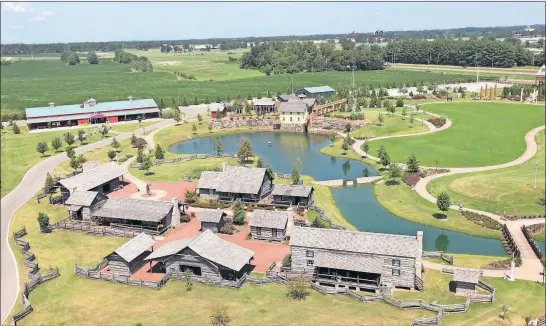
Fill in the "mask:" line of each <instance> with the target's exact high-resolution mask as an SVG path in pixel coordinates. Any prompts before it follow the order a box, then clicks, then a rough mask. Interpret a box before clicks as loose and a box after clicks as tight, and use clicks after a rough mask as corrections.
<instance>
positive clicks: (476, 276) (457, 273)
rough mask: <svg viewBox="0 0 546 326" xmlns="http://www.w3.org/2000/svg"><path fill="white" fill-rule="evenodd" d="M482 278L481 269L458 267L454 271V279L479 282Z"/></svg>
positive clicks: (456, 280)
mask: <svg viewBox="0 0 546 326" xmlns="http://www.w3.org/2000/svg"><path fill="white" fill-rule="evenodd" d="M481 278H482V271H481V270H479V269H466V268H457V269H455V270H454V271H453V281H455V282H468V283H474V284H478V281H479V280H481Z"/></svg>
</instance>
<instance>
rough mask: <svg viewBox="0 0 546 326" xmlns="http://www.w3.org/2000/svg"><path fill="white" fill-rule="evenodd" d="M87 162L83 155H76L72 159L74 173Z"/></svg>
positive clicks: (71, 165)
mask: <svg viewBox="0 0 546 326" xmlns="http://www.w3.org/2000/svg"><path fill="white" fill-rule="evenodd" d="M86 161H87V159H86V158H85V157H84V156H83V155H79V156H75V155H74V156H72V157H71V158H70V167H71V168H72V169H74V171H77V170H79V169H81V168H82V166H83V163H85V162H86Z"/></svg>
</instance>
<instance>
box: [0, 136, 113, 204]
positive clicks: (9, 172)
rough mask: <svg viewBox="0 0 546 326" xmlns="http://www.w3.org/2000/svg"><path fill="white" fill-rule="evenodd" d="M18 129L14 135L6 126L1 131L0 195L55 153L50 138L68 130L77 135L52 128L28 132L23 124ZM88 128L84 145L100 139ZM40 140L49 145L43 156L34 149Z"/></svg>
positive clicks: (62, 149) (64, 144) (63, 147)
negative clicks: (0, 187) (0, 189)
mask: <svg viewBox="0 0 546 326" xmlns="http://www.w3.org/2000/svg"><path fill="white" fill-rule="evenodd" d="M20 129H21V133H20V134H18V135H16V134H14V133H13V131H12V130H11V128H6V129H4V130H3V131H2V137H1V138H0V139H1V147H2V158H1V161H2V169H1V170H2V171H1V174H2V177H1V182H2V191H1V194H2V197H4V196H5V195H6V194H7V193H8V192H10V191H11V190H12V189H13V188H15V187H16V186H17V185H18V184H19V182H21V180H22V179H23V176H24V175H25V173H26V172H27V171H28V170H29V169H30V168H31V167H32V166H34V165H35V164H36V163H38V162H40V161H41V160H43V159H45V158H47V157H49V156H51V155H55V154H56V153H54V149H53V148H52V147H51V140H53V138H55V137H59V138H61V140H63V135H64V134H65V133H66V132H70V133H72V135H74V136H77V135H78V130H79V129H74V130H56V131H55V130H52V131H47V132H39V133H29V132H28V129H27V128H26V127H24V126H21V127H20ZM90 129H91V128H86V129H85V130H86V131H87V135H88V139H87V140H86V141H85V142H84V145H85V144H88V143H93V142H96V141H99V140H101V139H102V138H101V137H102V135H101V134H99V133H96V134H95V135H91V132H90ZM107 137H111V135H107ZM41 141H45V142H46V143H47V145H48V147H49V150H48V151H47V152H45V156H42V155H41V154H40V153H38V152H37V151H36V145H37V144H38V143H39V142H41ZM62 144H63V146H62V147H61V148H59V150H58V151H59V152H62V151H64V150H65V149H66V143H65V142H64V140H63V143H62ZM72 146H73V147H78V146H80V142H79V141H77V142H75V143H74V144H73V145H72Z"/></svg>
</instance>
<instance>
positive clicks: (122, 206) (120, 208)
mask: <svg viewBox="0 0 546 326" xmlns="http://www.w3.org/2000/svg"><path fill="white" fill-rule="evenodd" d="M172 208H173V204H172V203H171V202H170V201H164V200H145V199H131V198H109V199H108V200H107V201H106V202H105V203H104V205H103V206H102V207H101V208H100V209H99V210H97V211H95V212H93V216H99V217H110V218H117V219H128V220H135V221H147V222H159V221H161V220H162V219H163V218H164V217H165V216H167V215H168V214H171V209H172Z"/></svg>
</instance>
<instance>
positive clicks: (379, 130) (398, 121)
mask: <svg viewBox="0 0 546 326" xmlns="http://www.w3.org/2000/svg"><path fill="white" fill-rule="evenodd" d="M406 110H407V116H406V117H405V118H404V117H401V116H399V115H392V116H391V115H389V114H388V113H387V112H386V111H384V110H378V111H366V110H364V111H362V112H363V113H364V115H365V117H366V119H369V120H372V121H373V122H372V123H371V124H369V125H366V126H364V127H362V128H359V129H357V130H355V131H352V132H351V136H352V137H381V136H391V135H404V134H414V133H418V132H423V131H427V130H428V127H427V126H426V125H423V124H422V123H421V121H417V119H421V118H422V117H424V118H425V120H426V119H429V118H430V117H431V116H429V115H427V114H424V113H422V112H419V113H415V115H414V117H415V118H416V119H414V120H413V123H412V122H411V118H410V115H411V114H412V113H414V110H413V109H409V108H407V109H406ZM396 113H398V114H402V108H397V110H396ZM379 114H381V116H382V119H383V121H382V122H380V121H379Z"/></svg>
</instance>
